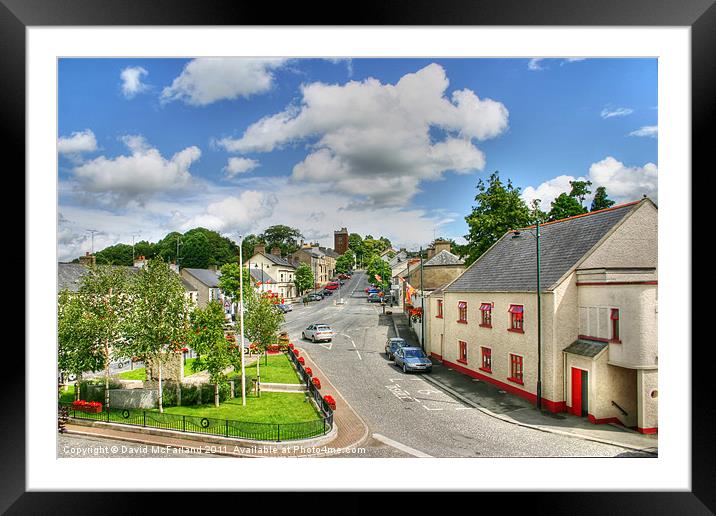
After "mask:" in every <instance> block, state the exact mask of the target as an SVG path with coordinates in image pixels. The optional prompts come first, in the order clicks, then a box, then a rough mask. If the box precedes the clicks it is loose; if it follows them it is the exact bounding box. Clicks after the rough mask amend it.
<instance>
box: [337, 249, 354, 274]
mask: <svg viewBox="0 0 716 516" xmlns="http://www.w3.org/2000/svg"><path fill="white" fill-rule="evenodd" d="M354 263H355V253H353V250H352V249H348V250H347V251H346V252H345V253H343V254H342V255H341V256H339V257H338V258H336V272H337V273H339V274H340V273H344V272H348V271H349V270H352V269H353V264H354Z"/></svg>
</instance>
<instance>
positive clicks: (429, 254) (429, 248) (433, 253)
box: [427, 247, 435, 260]
mask: <svg viewBox="0 0 716 516" xmlns="http://www.w3.org/2000/svg"><path fill="white" fill-rule="evenodd" d="M427 251H428V257H427V259H428V260H429V259H430V258H432V257H433V256H435V248H434V247H428V248H427Z"/></svg>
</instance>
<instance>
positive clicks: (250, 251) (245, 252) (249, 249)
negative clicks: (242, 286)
mask: <svg viewBox="0 0 716 516" xmlns="http://www.w3.org/2000/svg"><path fill="white" fill-rule="evenodd" d="M259 244H264V245H266V242H264V241H263V240H261V239H260V238H259V237H258V236H256V235H246V237H245V238H244V239H243V240H242V242H241V259H242V260H243V262H244V263H246V262H248V261H249V259H250V258H251V257H252V256H253V255H254V254H255V253H254V248H255V247H256V246H257V245H259Z"/></svg>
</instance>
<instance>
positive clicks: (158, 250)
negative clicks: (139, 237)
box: [134, 231, 186, 267]
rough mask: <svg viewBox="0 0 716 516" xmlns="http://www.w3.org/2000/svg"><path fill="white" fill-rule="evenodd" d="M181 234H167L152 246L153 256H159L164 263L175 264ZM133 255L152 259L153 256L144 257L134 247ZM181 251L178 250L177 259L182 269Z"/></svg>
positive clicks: (176, 232) (183, 265) (173, 232)
mask: <svg viewBox="0 0 716 516" xmlns="http://www.w3.org/2000/svg"><path fill="white" fill-rule="evenodd" d="M181 239H182V234H181V233H179V232H178V231H172V232H171V233H169V234H167V236H165V237H164V238H162V239H161V240H160V241H159V242H157V243H156V244H154V256H161V257H162V259H163V260H164V261H165V262H175V263H176V262H177V242H179V243H182V242H181ZM134 251H135V254H136V255H137V256H142V255H144V256H146V257H147V258H153V257H154V256H149V255H146V254H144V253H142V252H140V251H139V249H138V248H137V246H135V247H134ZM182 251H183V249H181V248H180V249H179V257H180V261H179V264H180V265H181V266H182V267H185V266H186V265H185V264H184V261H183V260H181V257H182V255H183V253H182Z"/></svg>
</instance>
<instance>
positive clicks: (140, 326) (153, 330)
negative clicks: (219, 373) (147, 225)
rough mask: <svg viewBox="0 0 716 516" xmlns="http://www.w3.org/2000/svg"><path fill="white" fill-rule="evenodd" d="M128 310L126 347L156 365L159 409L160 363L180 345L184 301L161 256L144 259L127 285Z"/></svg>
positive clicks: (183, 333)
mask: <svg viewBox="0 0 716 516" xmlns="http://www.w3.org/2000/svg"><path fill="white" fill-rule="evenodd" d="M131 295H132V304H131V306H132V310H131V313H130V317H129V318H127V321H126V324H127V333H128V335H129V336H130V340H129V345H128V346H127V349H128V350H129V351H130V352H131V354H132V355H133V356H138V357H141V358H143V359H145V360H147V359H151V361H152V363H153V364H156V365H158V367H159V378H158V379H159V411H160V412H163V411H164V407H163V404H162V363H163V362H165V361H166V360H167V358H168V356H170V354H171V353H174V352H176V351H177V350H179V349H181V348H182V347H183V346H184V343H185V341H186V336H187V329H188V328H187V324H188V308H189V307H188V300H187V299H186V296H185V294H184V287H183V285H182V282H181V279H180V277H179V275H178V274H176V273H175V272H173V271H172V270H171V269H170V268H169V266H168V265H167V264H166V263H165V262H164V261H163V260H162V259H161V258H155V259H152V260H150V261H149V262H148V264H147V265H146V266H145V267H143V268H142V269H141V270H140V271H139V272H138V273H137V274H136V275H135V276H134V278H133V281H132V284H131Z"/></svg>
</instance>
